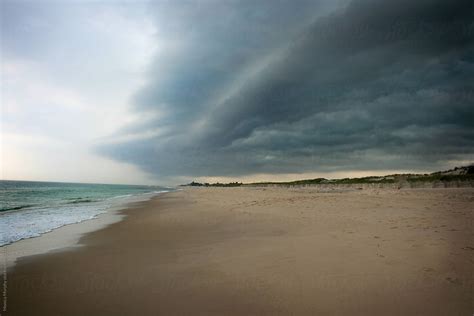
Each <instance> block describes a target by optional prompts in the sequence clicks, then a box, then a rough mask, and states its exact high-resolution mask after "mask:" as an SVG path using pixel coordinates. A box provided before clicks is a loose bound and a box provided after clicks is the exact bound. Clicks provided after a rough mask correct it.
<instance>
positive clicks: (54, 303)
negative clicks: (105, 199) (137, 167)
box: [2, 188, 474, 315]
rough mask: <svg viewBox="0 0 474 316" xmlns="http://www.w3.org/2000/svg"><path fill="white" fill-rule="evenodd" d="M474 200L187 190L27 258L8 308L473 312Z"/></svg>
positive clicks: (14, 274)
mask: <svg viewBox="0 0 474 316" xmlns="http://www.w3.org/2000/svg"><path fill="white" fill-rule="evenodd" d="M473 210H474V189H472V188H471V189H412V190H354V191H347V192H342V191H341V192H317V191H316V190H315V189H311V188H300V189H288V188H187V189H185V190H183V191H179V192H173V193H166V194H164V195H162V196H160V197H158V198H156V199H153V200H151V201H148V202H145V203H141V204H139V205H137V206H136V207H134V208H130V209H128V210H124V211H123V214H124V215H126V216H125V218H124V220H122V221H120V222H118V223H114V224H112V225H110V226H107V227H105V228H103V229H101V230H98V231H95V232H91V233H88V234H87V235H85V236H84V237H82V238H81V240H80V243H81V244H83V247H75V248H72V249H69V250H65V251H60V252H54V253H47V254H43V255H37V256H29V257H23V258H20V259H19V260H18V261H17V263H16V265H15V266H14V267H13V268H11V269H9V271H8V282H7V285H8V288H7V292H6V294H7V313H6V315H472V314H473V312H474V308H473V300H474V295H473V269H472V267H473V263H474V235H473ZM3 314H5V313H2V315H3Z"/></svg>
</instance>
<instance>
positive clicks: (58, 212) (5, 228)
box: [0, 190, 168, 246]
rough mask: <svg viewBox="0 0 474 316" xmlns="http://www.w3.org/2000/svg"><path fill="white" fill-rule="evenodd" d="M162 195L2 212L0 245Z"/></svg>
mask: <svg viewBox="0 0 474 316" xmlns="http://www.w3.org/2000/svg"><path fill="white" fill-rule="evenodd" d="M163 192H168V191H167V190H162V191H155V192H149V193H141V194H135V195H131V194H126V195H122V196H116V197H112V198H108V199H105V200H102V201H95V202H88V203H77V204H66V205H60V206H55V207H42V208H40V207H38V208H27V209H22V210H18V211H9V212H3V213H2V214H1V216H0V231H1V236H0V246H3V245H7V244H11V243H14V242H16V241H19V240H21V239H26V238H32V237H37V236H40V235H42V234H44V233H47V232H50V231H52V230H54V229H57V228H59V227H62V226H65V225H69V224H73V223H79V222H82V221H86V220H90V219H93V218H95V217H97V216H98V215H100V214H103V213H105V212H107V211H108V210H110V209H112V208H117V207H121V206H124V205H125V204H128V203H131V202H140V201H145V200H148V199H150V198H151V197H153V196H155V195H156V194H159V193H163Z"/></svg>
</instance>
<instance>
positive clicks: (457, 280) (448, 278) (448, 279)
mask: <svg viewBox="0 0 474 316" xmlns="http://www.w3.org/2000/svg"><path fill="white" fill-rule="evenodd" d="M446 281H448V282H449V283H452V284H455V285H461V284H462V281H461V280H460V279H458V278H450V277H447V278H446Z"/></svg>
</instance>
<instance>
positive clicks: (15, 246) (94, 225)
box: [0, 191, 170, 269]
mask: <svg viewBox="0 0 474 316" xmlns="http://www.w3.org/2000/svg"><path fill="white" fill-rule="evenodd" d="M168 192H170V191H168ZM165 193H167V192H158V193H153V194H152V195H150V196H149V197H146V198H145V199H143V197H140V196H136V197H133V196H132V200H128V201H124V202H123V203H121V204H118V205H113V206H110V207H109V208H108V209H107V210H106V211H105V212H103V213H99V214H98V215H96V216H95V217H93V218H90V219H86V220H83V221H80V222H76V223H70V224H66V225H63V226H61V227H58V228H55V229H53V230H51V231H48V232H45V233H42V234H41V235H39V236H33V237H29V238H24V239H20V240H17V241H14V242H13V243H10V244H7V245H3V246H1V247H0V258H1V260H0V261H1V262H2V263H3V264H4V265H6V267H7V269H11V268H13V267H14V266H15V263H16V261H17V260H18V259H20V258H22V257H29V256H36V255H43V254H48V253H54V252H61V251H68V250H71V249H74V248H77V247H82V246H84V245H82V244H81V243H80V240H81V238H82V237H83V236H85V235H87V234H88V233H91V232H94V231H97V230H101V229H104V228H106V227H107V226H109V225H112V224H114V223H117V222H119V221H122V220H123V219H124V218H125V217H126V215H124V214H123V211H125V210H127V209H129V208H134V207H136V205H138V204H140V203H146V202H148V201H150V200H152V199H154V198H156V197H158V196H160V195H162V194H165Z"/></svg>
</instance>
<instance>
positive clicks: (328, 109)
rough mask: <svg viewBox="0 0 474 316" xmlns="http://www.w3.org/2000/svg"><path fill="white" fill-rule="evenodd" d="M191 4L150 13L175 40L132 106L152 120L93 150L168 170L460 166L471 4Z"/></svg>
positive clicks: (469, 125) (471, 113) (472, 38)
mask: <svg viewBox="0 0 474 316" xmlns="http://www.w3.org/2000/svg"><path fill="white" fill-rule="evenodd" d="M198 3H199V4H200V5H198V4H188V5H184V6H180V7H175V6H173V5H172V4H169V6H166V5H165V6H163V5H161V6H157V7H155V8H154V9H155V10H156V12H157V20H158V21H161V23H162V24H161V25H162V30H163V32H166V33H167V34H170V36H172V37H173V36H175V37H176V43H175V44H176V46H171V47H169V50H165V51H164V52H162V53H161V54H159V55H158V56H157V57H156V63H155V64H154V65H153V67H151V69H150V72H149V74H150V78H149V83H148V85H147V86H146V87H145V88H144V89H143V90H142V91H140V92H139V93H138V94H137V96H136V98H135V99H134V109H135V110H136V111H137V112H139V113H149V114H154V113H159V115H157V116H156V118H151V119H148V120H147V121H146V122H143V123H138V124H135V125H134V126H130V127H129V128H127V129H124V130H123V131H122V132H121V136H127V135H128V136H133V135H135V136H136V137H135V138H133V140H129V141H123V142H114V143H110V144H106V145H103V146H102V147H101V148H100V150H101V151H102V152H103V153H106V154H108V155H110V156H111V157H114V158H116V159H120V160H123V161H127V162H132V163H134V164H137V165H138V166H140V167H141V168H143V169H144V170H146V171H149V172H151V173H153V174H156V175H168V176H175V175H195V176H206V175H207V176H222V175H232V176H235V175H242V174H252V173H286V172H305V171H328V170H357V169H385V168H391V169H409V168H411V169H428V168H437V167H440V166H444V165H446V164H447V162H449V161H459V160H469V159H472V158H473V154H474V129H473V127H474V110H473V106H474V102H473V101H474V87H473V82H474V45H473V43H474V26H473V21H474V2H472V1H467V0H466V1H463V0H459V1H441V0H439V1H436V0H421V1H407V0H403V1H388V0H386V1H380V0H354V1H352V2H351V3H350V4H349V5H347V6H346V7H344V8H341V9H335V10H333V11H332V12H331V13H325V14H326V15H325V16H322V17H321V16H319V17H318V15H321V12H325V11H323V10H328V8H329V7H328V6H327V5H326V6H323V3H318V4H317V5H316V4H315V2H314V1H313V2H308V3H303V2H298V3H299V6H298V7H295V6H293V5H291V3H290V2H278V5H276V6H275V5H273V2H270V1H268V2H259V3H258V4H257V5H255V4H251V3H250V2H241V3H233V2H221V4H217V3H211V2H205V3H204V5H203V4H202V3H201V2H198ZM222 3H224V4H222ZM318 10H319V11H318ZM318 12H319V14H318ZM163 21H164V23H163ZM156 130H159V131H160V132H159V133H157V134H153V133H152V131H156ZM147 132H150V133H149V134H147ZM140 135H141V136H140ZM153 135H154V136H153Z"/></svg>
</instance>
